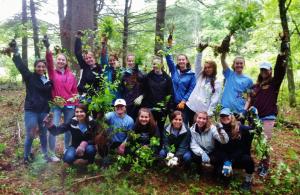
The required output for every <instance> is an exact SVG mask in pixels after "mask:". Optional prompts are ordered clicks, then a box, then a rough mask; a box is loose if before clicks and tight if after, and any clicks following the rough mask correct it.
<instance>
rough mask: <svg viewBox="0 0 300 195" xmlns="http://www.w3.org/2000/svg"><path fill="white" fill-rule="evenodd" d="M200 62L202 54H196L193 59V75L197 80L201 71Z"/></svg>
mask: <svg viewBox="0 0 300 195" xmlns="http://www.w3.org/2000/svg"><path fill="white" fill-rule="evenodd" d="M201 61H202V52H198V53H197V56H196V59H195V74H196V78H197V79H198V78H199V77H200V75H201V71H202V64H201Z"/></svg>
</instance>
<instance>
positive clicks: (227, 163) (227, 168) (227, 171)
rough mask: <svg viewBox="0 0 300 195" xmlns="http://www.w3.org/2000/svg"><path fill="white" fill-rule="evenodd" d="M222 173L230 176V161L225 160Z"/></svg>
mask: <svg viewBox="0 0 300 195" xmlns="http://www.w3.org/2000/svg"><path fill="white" fill-rule="evenodd" d="M222 174H223V175H224V176H225V177H230V176H231V175H232V163H231V161H225V162H224V164H223V169H222Z"/></svg>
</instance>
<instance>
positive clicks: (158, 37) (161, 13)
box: [154, 0, 166, 54]
mask: <svg viewBox="0 0 300 195" xmlns="http://www.w3.org/2000/svg"><path fill="white" fill-rule="evenodd" d="M165 15H166V0H157V13H156V27H155V46H154V54H157V52H158V51H159V50H161V49H162V47H163V42H164V28H165Z"/></svg>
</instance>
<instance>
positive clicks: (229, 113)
mask: <svg viewBox="0 0 300 195" xmlns="http://www.w3.org/2000/svg"><path fill="white" fill-rule="evenodd" d="M220 115H226V116H229V115H232V112H231V110H230V109H229V108H223V109H222V110H221V112H220Z"/></svg>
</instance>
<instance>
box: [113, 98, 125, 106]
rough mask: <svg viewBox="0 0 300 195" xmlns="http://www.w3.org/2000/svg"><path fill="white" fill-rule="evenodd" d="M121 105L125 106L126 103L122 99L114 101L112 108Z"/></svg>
mask: <svg viewBox="0 0 300 195" xmlns="http://www.w3.org/2000/svg"><path fill="white" fill-rule="evenodd" d="M117 105H123V106H126V101H125V100H124V99H116V101H115V104H114V106H117Z"/></svg>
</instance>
